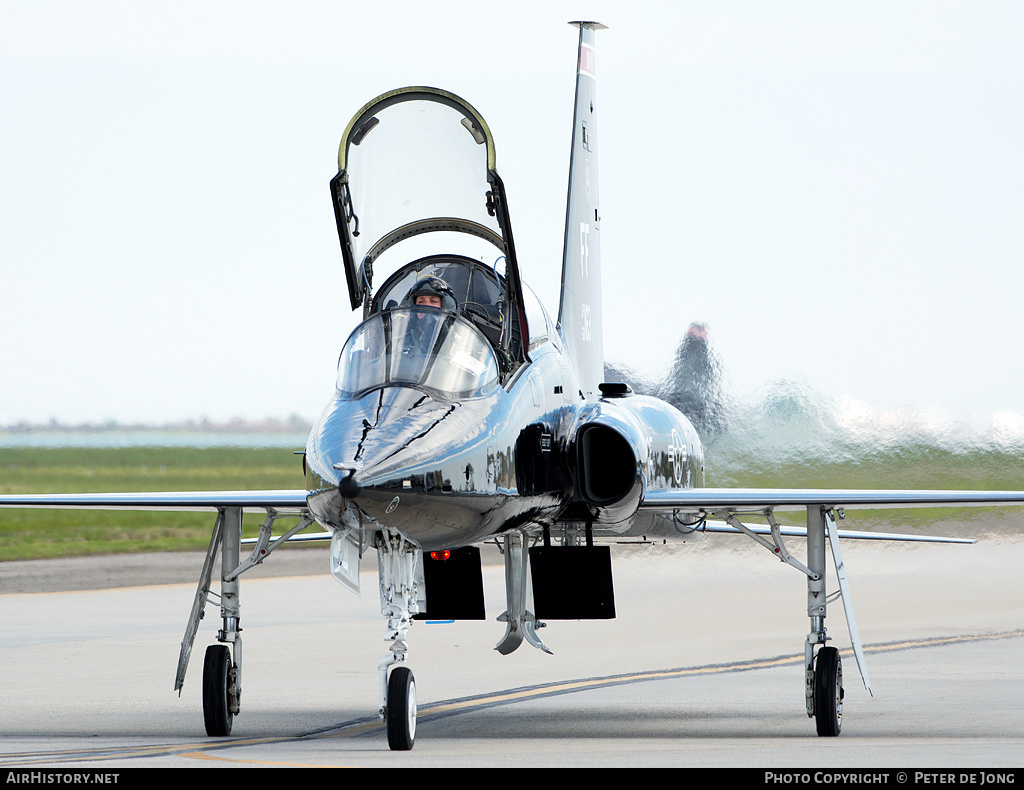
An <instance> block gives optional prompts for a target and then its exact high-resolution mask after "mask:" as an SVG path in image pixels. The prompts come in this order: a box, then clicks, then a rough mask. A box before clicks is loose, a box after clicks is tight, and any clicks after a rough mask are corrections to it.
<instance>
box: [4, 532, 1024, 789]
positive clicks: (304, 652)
mask: <svg viewBox="0 0 1024 790" xmlns="http://www.w3.org/2000/svg"><path fill="white" fill-rule="evenodd" d="M848 526H849V525H848ZM789 545H790V547H791V548H792V549H793V550H794V553H796V554H797V556H798V557H802V556H803V553H804V552H803V545H802V541H799V540H796V541H794V540H791V541H789ZM844 554H845V559H846V568H847V574H848V578H849V582H850V586H851V590H852V594H853V599H854V603H855V605H856V614H857V620H858V624H859V627H860V632H861V636H862V638H863V641H864V643H865V645H866V649H867V651H868V656H867V665H868V671H869V677H870V679H871V681H872V686H873V689H874V697H871V696H869V695H868V694H867V692H866V691H864V689H863V686H862V685H861V682H860V678H859V675H858V673H857V668H856V664H855V662H854V659H853V656H852V654H850V653H849V652H848V651H844V673H845V679H846V703H845V709H844V720H843V733H842V735H841V736H840V737H839V738H835V739H822V738H818V737H816V736H815V734H814V723H813V721H812V720H811V719H808V718H807V717H806V715H805V713H804V709H803V705H804V702H803V673H802V668H801V665H800V656H801V655H802V650H803V641H804V637H805V635H806V632H807V629H808V621H807V617H806V584H805V580H804V578H803V577H802V576H801V575H800V574H799V573H798V572H797V571H795V570H794V569H792V568H789V567H788V566H785V565H782V564H780V563H779V562H778V561H777V560H775V559H773V558H772V557H771V556H770V555H769V554H768V552H767V551H765V550H764V549H762V548H760V547H758V546H756V545H754V544H753V543H752V542H750V541H749V540H747V539H744V538H733V537H729V536H709V537H706V538H705V539H704V540H703V541H702V542H700V543H697V544H693V545H685V546H668V547H651V546H648V547H638V548H630V549H624V548H619V547H616V549H613V556H614V558H615V559H614V573H615V579H616V608H617V612H618V618H617V619H616V620H613V621H604V622H551V623H550V624H549V626H548V627H547V628H545V629H543V630H542V631H541V636H542V638H543V639H544V640H545V642H546V643H547V644H548V646H549V647H551V648H552V649H553V650H554V651H555V655H554V656H550V655H546V654H543V653H541V652H540V651H538V650H534V649H532V648H528V647H523V648H520V650H519V651H517V652H516V653H514V654H512V655H511V656H501V655H499V654H498V653H497V652H496V651H494V650H493V649H492V648H493V646H494V644H495V643H496V642H497V641H498V639H499V638H500V637H501V635H502V633H503V632H504V625H503V624H501V623H498V622H495V621H494V618H495V617H496V616H497V615H498V614H499V613H500V612H501V611H502V610H503V609H504V597H503V596H504V592H503V582H502V572H501V568H500V567H498V566H488V567H487V568H485V580H484V583H485V591H486V595H487V604H488V618H489V619H488V620H487V621H481V622H470V623H458V624H450V625H428V624H425V623H417V624H416V625H415V626H414V628H413V629H412V632H411V640H410V646H411V652H410V660H409V666H410V667H411V668H412V669H413V671H414V672H415V675H416V680H417V692H418V698H419V704H420V720H419V727H418V733H417V742H416V747H415V749H414V750H413V751H412V752H407V753H392V752H390V751H389V750H388V748H387V744H386V740H385V736H384V734H383V730H382V728H381V726H380V725H379V723H378V722H377V721H376V715H375V712H376V707H377V676H376V658H377V656H378V655H381V654H383V653H384V652H386V650H387V643H386V642H385V641H384V638H383V632H384V620H383V618H382V617H381V616H380V614H379V604H378V601H377V595H376V573H375V566H374V563H373V558H372V556H371V557H370V558H369V561H366V562H367V564H366V565H364V570H365V571H367V573H365V574H364V576H363V579H362V585H363V595H362V596H361V597H356V596H354V595H352V594H350V593H348V592H347V591H345V590H344V589H343V588H341V587H340V586H339V585H338V584H337V583H336V582H334V581H333V580H332V579H331V578H330V577H329V576H328V575H326V573H325V572H321V570H323V571H325V570H326V564H327V558H326V548H325V547H324V548H322V549H319V550H318V549H309V548H306V549H294V550H293V549H289V548H286V549H284V550H282V551H281V552H280V553H278V554H275V555H274V556H272V557H271V558H270V559H269V560H268V561H267V564H266V566H265V567H262V568H259V569H256V570H254V571H253V572H252V573H251V574H248V575H246V576H243V577H242V582H243V583H242V595H241V600H242V616H243V619H242V625H243V628H244V629H245V631H244V645H245V649H244V657H245V664H244V675H243V688H244V693H243V700H242V702H243V710H242V713H241V714H240V715H239V716H238V717H237V718H236V719H235V727H234V731H233V733H232V736H231V737H230V738H228V739H211V738H208V737H207V736H206V734H205V731H204V728H203V716H202V702H201V681H202V661H203V653H204V651H205V647H206V645H208V644H212V643H213V642H214V641H215V637H214V633H215V631H216V629H217V628H218V626H219V622H220V619H219V612H218V610H217V607H216V606H214V605H209V606H208V607H207V616H206V619H205V620H204V621H203V625H202V627H201V628H200V633H199V636H198V638H197V640H196V646H195V648H194V650H193V655H192V662H191V666H190V668H189V675H188V677H187V679H186V683H185V689H184V692H183V693H182V695H181V697H180V699H179V698H178V696H177V695H175V694H174V693H173V691H172V686H173V681H174V672H175V666H176V662H177V655H178V645H179V642H180V640H181V635H182V632H183V630H184V626H185V620H186V618H187V615H188V611H189V608H190V606H191V601H192V596H193V594H194V589H195V582H194V580H193V577H197V576H198V572H199V568H200V565H201V562H202V557H201V556H198V555H159V556H156V555H148V556H142V555H140V556H137V557H128V558H125V557H107V558H92V559H86V560H61V561H40V562H35V563H4V564H3V565H0V580H2V581H0V623H2V632H0V700H2V706H0V738H2V741H0V765H2V766H4V767H13V766H20V767H33V768H41V767H57V768H60V769H61V770H64V769H65V768H71V767H74V766H79V767H85V768H88V769H89V770H95V771H109V770H111V768H115V767H158V766H159V767H205V768H209V767H232V768H238V767H247V766H252V767H269V766H426V767H434V766H437V767H440V766H587V767H593V766H744V767H807V766H819V767H827V768H838V767H901V766H910V767H962V768H969V767H993V768H995V767H1020V766H1021V765H1022V763H1024V661H1022V659H1024V584H1022V582H1021V572H1020V569H1021V567H1024V541H1021V540H1020V539H1014V538H1012V537H1009V536H1007V535H1005V534H1004V535H1000V536H997V537H995V538H992V539H990V540H985V541H982V542H981V543H979V544H977V545H974V546H950V545H910V544H899V545H896V544H875V543H864V542H858V543H854V542H852V541H847V542H845V543H844ZM286 558H287V559H286ZM275 568H277V572H278V573H281V572H284V573H288V574H293V575H286V576H274V575H273V574H274V569H275ZM829 570H830V573H831V570H832V569H831V568H830V569H829ZM314 571H315V572H316V575H309V574H310V573H313V572H314ZM369 571H373V572H372V573H371V572H369ZM179 577H180V580H179ZM186 579H187V580H188V581H185V580H186ZM147 580H148V581H156V582H159V583H154V584H145V583H144V582H145V581H147ZM130 581H134V582H135V583H136V584H138V585H139V586H134V587H114V588H109V589H91V590H83V589H81V588H84V587H88V586H94V587H103V586H105V585H106V584H124V583H128V582H130ZM830 581H831V582H832V583H831V584H830V585H829V589H830V590H833V589H835V580H834V575H833V576H832V577H831V579H830ZM69 587H70V588H79V589H78V590H76V591H63V592H11V591H10V590H11V589H12V588H13V589H20V590H25V589H65V590H66V589H67V588H69ZM827 622H828V625H829V626H830V628H829V633H830V634H831V636H832V637H833V638H834V640H835V642H834V644H837V645H838V646H839V647H840V648H848V647H849V637H848V635H847V631H846V626H845V619H844V617H843V612H842V606H841V604H840V603H839V602H838V601H837V602H836V603H835V604H833V605H831V607H830V610H829V618H828V621H827ZM660 670H675V671H673V672H669V673H667V674H666V675H665V676H662V677H659V678H657V679H653V678H650V677H648V676H645V674H644V673H651V672H657V671H660ZM617 676H622V677H617ZM616 677H617V679H613V680H607V681H605V682H585V681H590V680H592V679H598V678H603V679H608V678H616Z"/></svg>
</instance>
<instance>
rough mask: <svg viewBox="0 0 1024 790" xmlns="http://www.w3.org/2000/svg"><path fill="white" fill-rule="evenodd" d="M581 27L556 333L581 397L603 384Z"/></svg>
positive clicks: (590, 124)
mask: <svg viewBox="0 0 1024 790" xmlns="http://www.w3.org/2000/svg"><path fill="white" fill-rule="evenodd" d="M570 24H572V25H576V26H578V27H579V29H580V45H579V57H578V60H577V67H576V110H575V112H574V114H573V124H572V128H573V132H572V153H571V156H570V162H569V195H568V199H567V205H566V210H565V245H564V247H563V248H562V295H561V298H560V300H559V304H558V332H559V334H560V335H561V338H562V342H563V343H564V344H565V347H566V349H567V350H568V352H569V357H570V359H571V360H572V364H573V367H574V368H575V370H576V375H577V377H578V378H579V382H580V389H581V391H582V392H583V395H584V396H585V397H586V398H588V399H589V398H592V397H598V390H597V388H598V384H600V383H601V382H602V381H604V342H603V336H602V325H601V239H600V227H601V226H600V211H599V208H598V189H597V122H596V116H595V114H594V102H595V96H596V93H597V82H596V79H595V72H594V65H595V63H594V33H595V31H597V30H604V29H605V26H604V25H602V24H599V23H597V22H571V23H570Z"/></svg>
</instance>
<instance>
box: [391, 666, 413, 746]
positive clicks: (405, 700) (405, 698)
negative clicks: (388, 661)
mask: <svg viewBox="0 0 1024 790" xmlns="http://www.w3.org/2000/svg"><path fill="white" fill-rule="evenodd" d="M386 717H387V724H388V746H389V747H391V750H392V751H395V752H404V751H408V750H409V749H411V748H412V745H413V743H415V741H416V681H415V679H414V678H413V676H412V670H410V669H409V668H408V667H398V668H397V669H394V670H392V672H391V677H389V678H388V709H387V713H386Z"/></svg>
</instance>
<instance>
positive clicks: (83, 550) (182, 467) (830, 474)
mask: <svg viewBox="0 0 1024 790" xmlns="http://www.w3.org/2000/svg"><path fill="white" fill-rule="evenodd" d="M835 449H836V448H833V450H835ZM707 456H708V457H707V480H706V484H707V485H708V486H712V487H733V486H747V487H759V488H760V487H763V488H772V487H786V488H931V489H1012V490H1022V489H1024V462H1022V459H1021V458H1020V457H1019V456H1018V455H1017V454H1016V453H1012V452H1001V451H982V450H977V449H975V450H971V451H966V452H956V451H951V450H947V449H942V448H939V447H935V446H929V445H913V444H908V445H904V446H902V447H900V448H898V449H896V450H893V449H892V448H890V449H889V450H888V451H886V452H884V453H874V454H872V453H868V452H856V451H854V452H851V451H849V448H847V449H846V450H845V451H843V452H830V453H826V452H825V448H822V447H818V448H811V449H810V450H808V449H807V448H806V447H805V448H804V450H803V451H801V452H796V453H793V452H781V451H780V450H779V448H760V451H759V452H749V450H748V451H742V452H741V451H740V450H738V449H733V448H732V447H730V445H729V443H727V442H726V443H722V444H719V445H718V446H715V447H712V448H710V449H709V451H708V453H707ZM302 486H303V478H302V466H301V461H300V459H299V457H298V456H296V455H293V454H292V452H291V451H290V450H287V449H281V448H266V449H264V448H238V447H215V448H192V447H125V448H59V449H38V448H3V449H0V493H63V492H89V491H96V492H99V491H177V490H184V491H200V490H206V491H216V490H231V489H261V488H269V489H277V488H301V487H302ZM1021 512H1022V511H1021V509H1014V508H999V509H992V508H985V509H949V508H914V509H906V510H899V511H875V510H871V511H858V512H856V513H854V512H851V511H848V512H847V521H846V523H845V524H844V525H843V526H846V527H850V528H857V529H878V530H892V529H893V528H894V527H895V528H897V529H898V530H899V531H911V532H913V531H922V532H924V531H929V532H935V533H936V534H977V533H978V532H979V531H980V532H992V531H996V532H1004V533H1006V532H1014V533H1016V534H1021V533H1024V529H1021V524H1022V523H1024V518H1022V517H1021ZM263 516H264V514H263V513H262V511H260V512H253V513H250V514H247V515H246V518H245V524H244V529H243V531H244V533H245V534H246V535H254V534H255V533H256V531H257V530H258V528H259V525H260V523H261V522H262V521H263ZM213 520H214V515H213V514H211V513H182V512H176V511H111V510H37V509H26V510H19V509H10V508H0V561H4V560H15V559H35V558H42V557H58V556H72V555H81V554H108V553H126V552H143V551H182V550H193V549H200V550H205V548H206V546H207V544H208V542H209V537H210V530H211V528H212V526H213ZM786 523H799V518H797V519H796V520H793V519H792V518H790V519H789V520H788V521H787V522H786Z"/></svg>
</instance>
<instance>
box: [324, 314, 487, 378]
mask: <svg viewBox="0 0 1024 790" xmlns="http://www.w3.org/2000/svg"><path fill="white" fill-rule="evenodd" d="M497 380H498V364H497V361H496V359H495V356H494V352H493V351H492V350H491V347H490V345H489V344H488V343H487V341H486V340H485V339H484V337H483V335H482V334H481V333H480V331H479V330H478V329H476V328H475V327H474V326H473V325H472V324H470V323H469V322H468V321H466V320H465V319H463V318H460V317H459V316H457V315H455V314H454V313H450V312H446V311H443V310H439V309H437V308H434V307H425V306H419V307H406V308H396V309H393V310H385V311H384V312H381V313H376V314H374V315H372V316H371V317H370V318H369V319H367V320H366V321H364V322H363V323H362V324H361V325H360V326H359V327H358V328H357V329H356V330H355V331H354V332H353V333H352V335H351V336H350V337H349V339H348V342H347V343H346V344H345V348H344V349H343V350H342V352H341V359H340V360H339V363H338V389H339V391H340V392H341V393H342V394H344V395H348V396H357V395H359V394H362V393H364V392H366V391H368V390H371V389H375V388H377V387H382V386H385V385H389V384H407V385H410V386H416V387H422V388H423V389H426V390H428V391H433V392H436V393H439V394H441V395H445V396H449V397H457V398H467V397H472V396H473V395H477V394H481V393H482V392H483V391H484V390H486V389H487V388H488V387H489V386H490V385H492V384H494V383H495V382H497Z"/></svg>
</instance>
